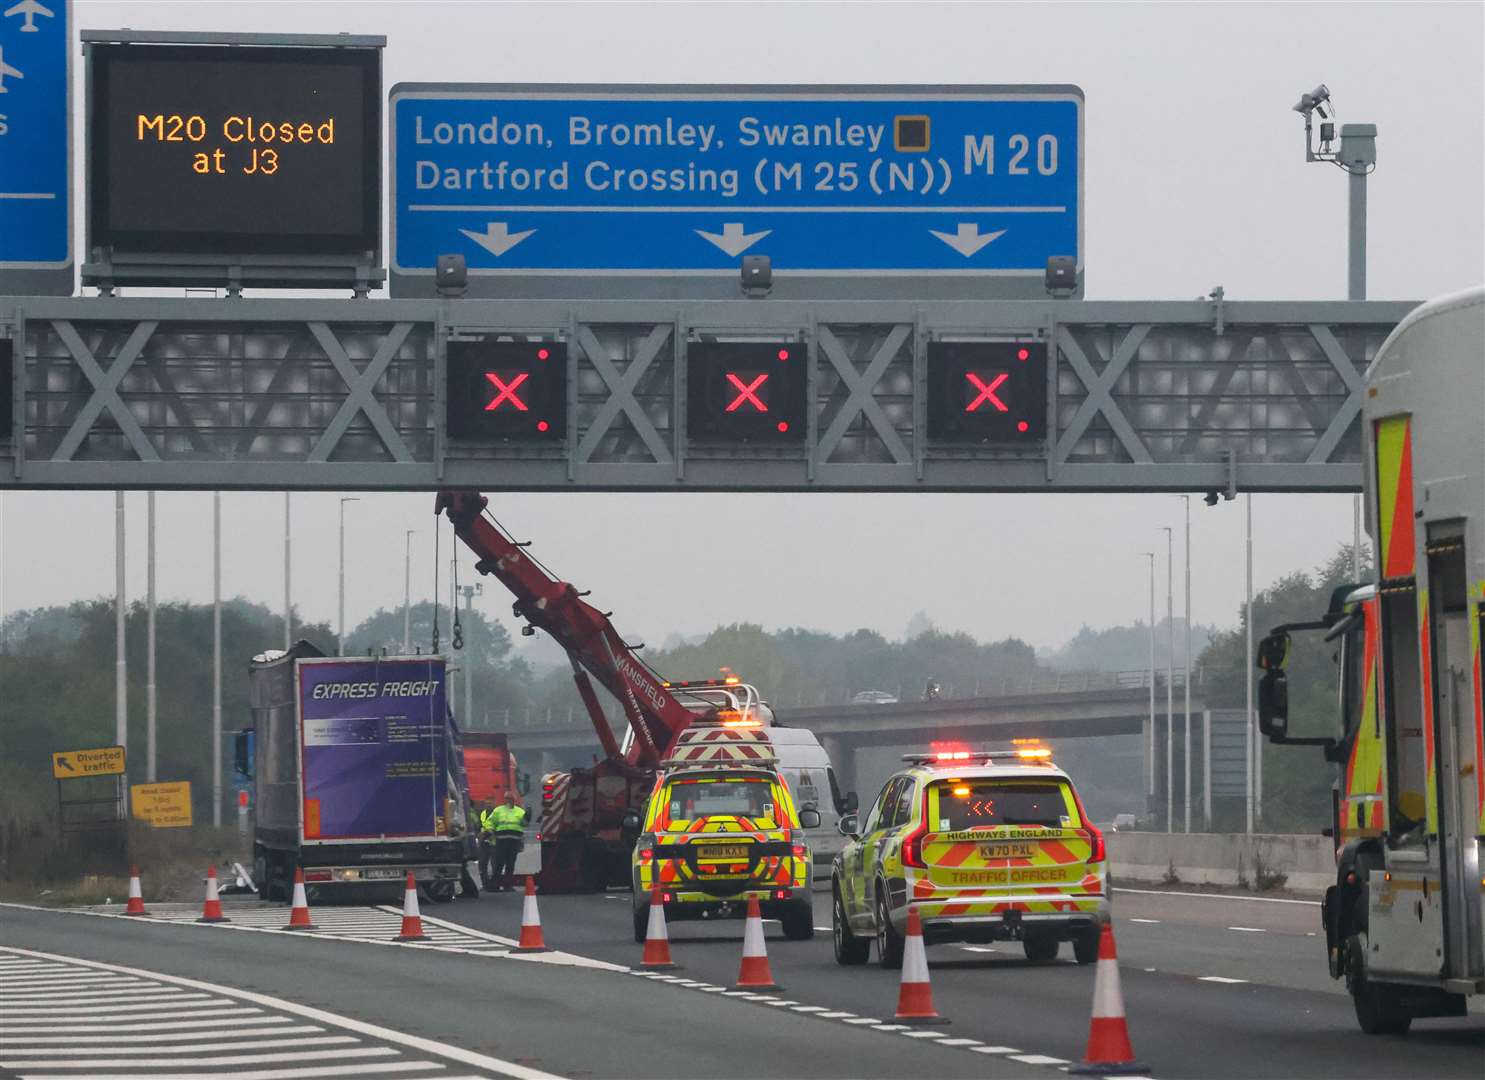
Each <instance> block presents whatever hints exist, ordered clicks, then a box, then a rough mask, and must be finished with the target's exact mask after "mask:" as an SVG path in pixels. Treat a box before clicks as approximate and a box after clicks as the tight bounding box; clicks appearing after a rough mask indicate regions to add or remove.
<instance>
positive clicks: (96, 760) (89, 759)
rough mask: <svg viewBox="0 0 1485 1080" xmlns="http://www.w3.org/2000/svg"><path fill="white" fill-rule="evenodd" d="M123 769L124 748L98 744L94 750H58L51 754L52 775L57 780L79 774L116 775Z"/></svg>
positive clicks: (70, 778)
mask: <svg viewBox="0 0 1485 1080" xmlns="http://www.w3.org/2000/svg"><path fill="white" fill-rule="evenodd" d="M123 771H124V748H123V747H122V746H100V747H99V748H98V749H96V750H59V751H57V752H56V753H54V754H53V755H52V775H53V776H55V777H56V778H57V779H58V780H72V779H74V778H76V777H79V776H117V775H119V774H120V773H122V772H123Z"/></svg>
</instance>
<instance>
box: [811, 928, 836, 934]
mask: <svg viewBox="0 0 1485 1080" xmlns="http://www.w3.org/2000/svg"><path fill="white" fill-rule="evenodd" d="M815 929H816V930H818V931H820V932H821V933H822V934H833V933H835V927H833V926H817V927H815Z"/></svg>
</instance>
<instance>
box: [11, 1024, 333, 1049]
mask: <svg viewBox="0 0 1485 1080" xmlns="http://www.w3.org/2000/svg"><path fill="white" fill-rule="evenodd" d="M275 1019H280V1018H277V1017H276V1018H275ZM324 1030H325V1029H324V1028H322V1027H316V1026H315V1025H313V1024H306V1025H305V1026H303V1027H294V1026H290V1027H277V1026H275V1027H262V1028H248V1029H246V1030H242V1031H210V1032H201V1031H168V1032H161V1033H157V1034H153V1035H68V1036H67V1037H66V1038H65V1039H63V1040H60V1041H61V1042H65V1043H66V1044H67V1045H68V1046H73V1045H75V1044H79V1043H170V1042H182V1041H186V1042H189V1041H190V1040H193V1039H200V1038H202V1037H203V1035H210V1036H211V1037H212V1038H213V1039H248V1038H261V1039H263V1040H267V1039H274V1038H277V1037H278V1036H280V1035H306V1034H309V1033H311V1032H316V1031H319V1032H323V1031H324ZM58 1041H59V1040H57V1039H39V1038H36V1037H35V1036H30V1035H28V1036H23V1037H21V1038H10V1039H3V1038H0V1047H5V1046H29V1045H30V1044H31V1043H43V1044H45V1045H51V1044H52V1043H55V1042H58ZM351 1041H352V1042H354V1041H355V1040H354V1039H353V1040H351ZM211 1045H215V1044H211ZM28 1052H29V1051H28ZM127 1052H128V1051H125V1050H120V1051H119V1053H127Z"/></svg>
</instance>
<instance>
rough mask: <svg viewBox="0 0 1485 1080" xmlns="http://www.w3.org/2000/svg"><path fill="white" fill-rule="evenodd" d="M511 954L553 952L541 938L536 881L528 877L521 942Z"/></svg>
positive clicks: (523, 902)
mask: <svg viewBox="0 0 1485 1080" xmlns="http://www.w3.org/2000/svg"><path fill="white" fill-rule="evenodd" d="M511 952H551V950H550V949H548V948H547V943H546V942H545V941H544V940H543V939H542V936H541V912H539V911H537V910H536V879H535V878H534V877H532V876H531V875H530V874H527V875H526V899H525V900H523V901H521V940H520V941H518V942H517V943H516V947H515V948H514V949H512V950H511Z"/></svg>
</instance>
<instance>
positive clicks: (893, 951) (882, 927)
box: [877, 882, 904, 970]
mask: <svg viewBox="0 0 1485 1080" xmlns="http://www.w3.org/2000/svg"><path fill="white" fill-rule="evenodd" d="M886 891H887V890H886V888H885V887H884V886H883V885H882V883H881V882H878V883H877V963H878V964H880V965H882V967H884V968H887V969H889V970H896V969H897V968H900V967H902V949H903V945H904V942H903V939H902V935H901V934H899V933H898V932H897V928H896V927H894V926H893V925H892V918H891V916H890V914H889V913H888V911H887V898H886V896H885V895H884V894H885V893H886Z"/></svg>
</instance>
